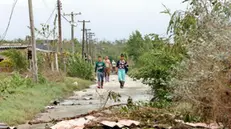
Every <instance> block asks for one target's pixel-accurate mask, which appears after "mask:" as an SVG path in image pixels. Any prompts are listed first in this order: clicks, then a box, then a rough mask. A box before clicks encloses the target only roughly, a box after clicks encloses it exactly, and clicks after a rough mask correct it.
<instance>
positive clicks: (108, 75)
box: [107, 68, 111, 82]
mask: <svg viewBox="0 0 231 129" xmlns="http://www.w3.org/2000/svg"><path fill="white" fill-rule="evenodd" d="M110 72H111V69H110V68H108V70H107V81H108V82H109V78H110Z"/></svg>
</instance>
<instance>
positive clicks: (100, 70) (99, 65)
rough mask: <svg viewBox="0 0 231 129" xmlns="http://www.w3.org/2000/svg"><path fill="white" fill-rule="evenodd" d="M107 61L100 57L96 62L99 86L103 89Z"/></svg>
mask: <svg viewBox="0 0 231 129" xmlns="http://www.w3.org/2000/svg"><path fill="white" fill-rule="evenodd" d="M105 67H106V66H105V63H104V62H103V61H102V57H101V56H99V57H98V61H97V62H96V64H95V73H96V74H97V78H98V87H97V88H99V89H100V88H101V89H103V82H104V80H103V79H104V71H105Z"/></svg>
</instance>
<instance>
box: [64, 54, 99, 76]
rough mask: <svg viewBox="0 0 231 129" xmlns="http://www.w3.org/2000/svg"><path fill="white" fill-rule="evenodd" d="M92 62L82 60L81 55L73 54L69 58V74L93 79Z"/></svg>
mask: <svg viewBox="0 0 231 129" xmlns="http://www.w3.org/2000/svg"><path fill="white" fill-rule="evenodd" d="M93 71H94V70H93V66H92V64H90V63H88V62H86V61H84V60H82V58H81V57H80V56H79V55H71V56H69V58H68V59H67V74H68V75H69V76H71V77H79V78H83V79H93Z"/></svg>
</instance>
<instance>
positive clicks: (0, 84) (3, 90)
mask: <svg viewBox="0 0 231 129" xmlns="http://www.w3.org/2000/svg"><path fill="white" fill-rule="evenodd" d="M33 85H34V84H33V82H32V80H31V79H30V78H23V77H22V76H21V75H20V74H19V73H14V74H13V75H12V76H11V77H8V78H5V79H3V80H1V81H0V96H4V95H6V94H13V93H15V91H16V89H17V88H20V87H32V86H33Z"/></svg>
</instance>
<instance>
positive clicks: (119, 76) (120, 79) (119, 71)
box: [118, 69, 123, 88]
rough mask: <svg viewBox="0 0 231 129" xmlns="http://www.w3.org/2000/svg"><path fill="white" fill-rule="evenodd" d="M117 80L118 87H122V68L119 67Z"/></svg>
mask: <svg viewBox="0 0 231 129" xmlns="http://www.w3.org/2000/svg"><path fill="white" fill-rule="evenodd" d="M118 80H119V83H120V88H122V80H123V77H122V70H121V69H119V70H118Z"/></svg>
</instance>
